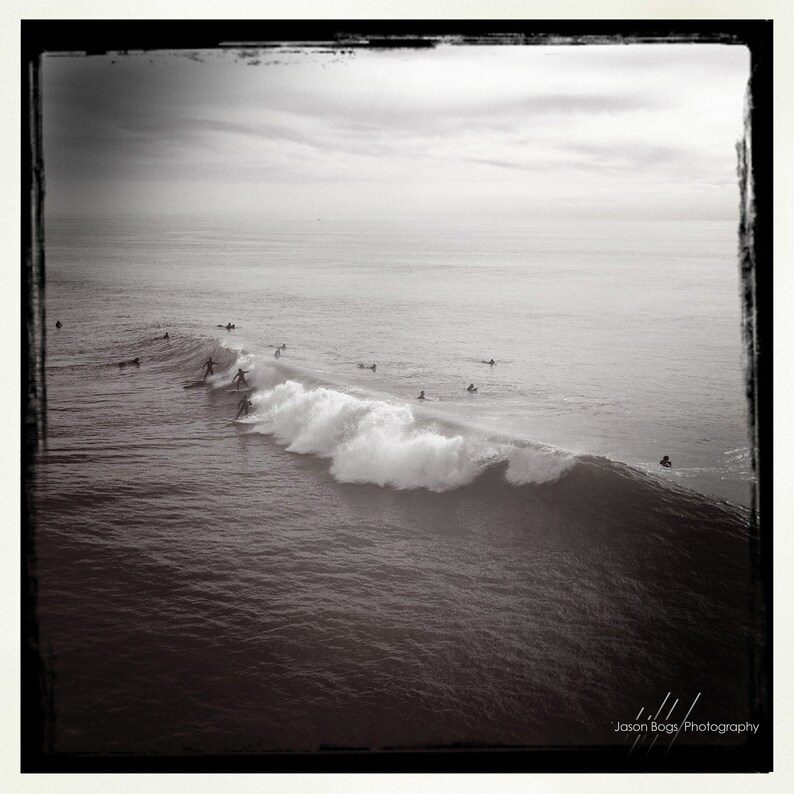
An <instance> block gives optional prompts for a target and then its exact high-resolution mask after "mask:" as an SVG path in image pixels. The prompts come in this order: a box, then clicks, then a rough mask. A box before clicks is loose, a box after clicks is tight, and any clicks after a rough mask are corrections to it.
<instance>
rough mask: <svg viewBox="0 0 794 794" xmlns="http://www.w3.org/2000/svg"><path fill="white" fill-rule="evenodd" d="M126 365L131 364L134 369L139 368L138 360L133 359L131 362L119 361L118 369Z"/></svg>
mask: <svg viewBox="0 0 794 794" xmlns="http://www.w3.org/2000/svg"><path fill="white" fill-rule="evenodd" d="M127 364H132V365H133V366H134V367H140V365H141V362H140V359H138V358H134V359H132V361H119V366H120V367H126V366H127Z"/></svg>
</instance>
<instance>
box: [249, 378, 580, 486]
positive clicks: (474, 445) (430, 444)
mask: <svg viewBox="0 0 794 794" xmlns="http://www.w3.org/2000/svg"><path fill="white" fill-rule="evenodd" d="M251 399H252V402H253V404H254V413H253V415H252V417H251V425H252V428H253V429H254V430H255V431H257V432H260V433H265V434H268V435H272V436H273V437H274V438H275V439H276V440H277V441H278V442H279V443H281V444H283V445H284V446H285V447H286V448H287V450H288V451H290V452H297V453H300V454H309V455H317V456H318V457H321V458H326V459H330V460H331V461H332V464H331V473H332V474H333V476H334V477H335V478H336V479H337V480H339V481H340V482H349V483H375V484H377V485H381V486H386V485H388V486H391V487H393V488H397V489H408V488H426V489H428V490H431V491H448V490H452V489H454V488H459V487H461V486H463V485H467V484H468V483H471V482H472V481H474V480H475V479H476V478H477V477H478V476H479V475H480V474H482V472H483V471H484V470H485V469H487V468H489V467H491V466H494V465H495V464H499V463H502V462H505V461H506V462H507V468H506V470H505V478H506V479H507V481H508V482H510V483H511V484H513V485H526V484H529V483H544V482H550V481H553V480H557V479H558V478H559V477H561V476H562V475H563V474H565V472H567V471H568V470H569V469H570V468H571V467H573V466H574V464H575V462H576V459H575V458H574V456H572V455H570V454H568V453H564V452H561V451H559V450H548V449H545V448H543V447H539V446H538V447H535V446H518V445H516V444H513V443H504V442H496V441H493V440H491V439H488V438H487V437H485V436H483V435H479V434H470V433H463V432H461V433H456V434H448V433H445V432H442V431H441V430H440V429H439V427H438V426H437V424H436V423H433V422H429V421H425V420H423V419H422V418H419V417H417V416H416V415H415V414H414V412H413V411H412V410H411V408H409V407H408V406H407V405H399V404H394V403H390V402H386V401H384V400H373V399H364V398H360V397H356V396H353V395H350V394H345V393H343V392H340V391H336V390H334V389H329V388H324V387H317V388H306V387H305V386H304V385H303V384H301V383H298V382H296V381H293V380H288V381H286V382H285V383H280V384H278V385H276V386H275V387H274V388H272V389H266V390H264V391H261V392H258V393H256V394H254V395H253V397H252V398H251Z"/></svg>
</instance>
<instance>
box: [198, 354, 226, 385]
mask: <svg viewBox="0 0 794 794" xmlns="http://www.w3.org/2000/svg"><path fill="white" fill-rule="evenodd" d="M220 365H221V362H220V361H213V360H212V356H210V357H209V358H208V359H207V363H206V364H204V365H203V368H204V369H206V370H207V371H206V372H205V373H204V377H203V378H202V380H207V378H208V377H209V376H210V375H214V374H215V371H214V370H213V369H212V368H213V367H219V366H220Z"/></svg>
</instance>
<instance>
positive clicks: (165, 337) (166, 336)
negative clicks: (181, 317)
mask: <svg viewBox="0 0 794 794" xmlns="http://www.w3.org/2000/svg"><path fill="white" fill-rule="evenodd" d="M163 339H168V331H166V332H165V336H164V337H163Z"/></svg>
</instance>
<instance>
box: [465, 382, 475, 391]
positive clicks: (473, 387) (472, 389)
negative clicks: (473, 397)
mask: <svg viewBox="0 0 794 794" xmlns="http://www.w3.org/2000/svg"><path fill="white" fill-rule="evenodd" d="M466 391H467V392H470V393H474V392H476V391H477V387H476V386H475V385H474V384H473V383H470V384H469V385H468V387H467V388H466Z"/></svg>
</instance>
